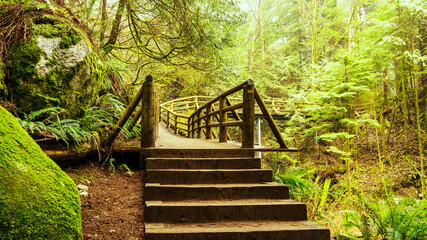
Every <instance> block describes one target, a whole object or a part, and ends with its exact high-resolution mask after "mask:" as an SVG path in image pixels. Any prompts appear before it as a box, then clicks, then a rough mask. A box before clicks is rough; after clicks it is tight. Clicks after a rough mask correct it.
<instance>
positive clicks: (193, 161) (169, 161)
mask: <svg viewBox="0 0 427 240" xmlns="http://www.w3.org/2000/svg"><path fill="white" fill-rule="evenodd" d="M146 168H147V169H253V168H261V159H260V158H244V157H240V158H147V159H146Z"/></svg>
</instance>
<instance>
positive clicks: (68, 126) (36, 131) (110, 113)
mask: <svg viewBox="0 0 427 240" xmlns="http://www.w3.org/2000/svg"><path fill="white" fill-rule="evenodd" d="M124 108H125V105H124V104H123V103H122V102H121V101H119V100H118V98H117V97H115V96H114V95H112V94H106V95H103V96H102V97H99V98H98V99H97V101H96V103H95V105H94V106H92V107H90V108H88V109H86V110H85V111H84V115H83V116H82V117H80V118H77V119H66V118H64V113H65V111H66V110H65V109H62V108H59V107H52V108H46V109H41V110H38V111H34V112H31V113H29V114H24V115H23V118H22V119H20V118H17V120H18V121H19V123H20V124H21V126H22V127H23V128H24V129H26V130H27V131H28V132H29V133H30V134H31V135H32V136H33V137H34V138H35V139H38V140H46V139H55V140H57V141H64V142H66V143H67V146H69V145H70V143H71V144H72V145H77V146H79V145H82V144H83V143H90V144H91V145H92V146H94V147H99V146H100V144H101V142H102V140H103V139H105V138H106V136H107V134H108V133H109V130H110V129H111V128H112V126H114V124H115V123H116V121H117V119H118V118H119V117H120V116H121V114H122V113H123V110H124ZM139 129H140V128H139V127H134V128H133V129H132V132H128V131H127V127H126V126H125V127H124V128H123V129H122V131H123V132H124V134H125V135H126V136H127V137H128V138H133V137H136V136H138V135H139Z"/></svg>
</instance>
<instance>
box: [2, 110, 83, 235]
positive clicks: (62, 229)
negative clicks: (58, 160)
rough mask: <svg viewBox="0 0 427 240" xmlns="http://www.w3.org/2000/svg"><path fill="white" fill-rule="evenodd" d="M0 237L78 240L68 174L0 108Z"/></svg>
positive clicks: (77, 211)
mask: <svg viewBox="0 0 427 240" xmlns="http://www.w3.org/2000/svg"><path fill="white" fill-rule="evenodd" d="M0 122H1V124H0V239H61V240H63V239H82V231H81V216H80V196H79V193H78V191H77V188H76V186H75V184H74V182H73V181H72V180H71V178H69V177H68V175H67V174H65V173H64V172H63V171H62V170H61V169H60V168H59V167H58V166H57V165H56V164H55V163H54V162H53V161H52V160H51V159H50V158H48V157H47V156H46V154H44V153H43V151H42V150H41V149H40V147H39V146H38V145H37V144H36V142H34V140H33V139H32V138H31V137H30V136H29V135H28V134H27V132H26V131H24V130H23V129H22V128H21V126H20V125H19V123H18V122H17V121H16V119H15V118H14V117H13V116H12V115H11V114H10V113H9V112H7V111H6V110H5V109H4V108H2V107H0Z"/></svg>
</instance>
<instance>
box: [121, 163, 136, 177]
mask: <svg viewBox="0 0 427 240" xmlns="http://www.w3.org/2000/svg"><path fill="white" fill-rule="evenodd" d="M118 169H119V171H122V172H126V174H127V175H129V177H132V175H133V173H134V172H132V170H130V168H129V167H128V165H126V164H120V165H119V167H118Z"/></svg>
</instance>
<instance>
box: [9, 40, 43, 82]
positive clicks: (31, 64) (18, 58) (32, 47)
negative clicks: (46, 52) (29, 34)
mask: <svg viewBox="0 0 427 240" xmlns="http://www.w3.org/2000/svg"><path fill="white" fill-rule="evenodd" d="M41 54H42V50H41V49H40V48H39V47H38V46H37V43H36V42H35V41H31V42H28V43H19V44H18V46H16V47H15V46H13V45H12V46H11V47H10V49H9V61H8V63H7V68H9V74H10V77H11V79H13V80H14V82H16V83H17V84H19V83H20V82H22V81H23V79H28V76H32V75H34V74H36V69H35V67H36V65H37V63H38V62H39V61H40V58H41Z"/></svg>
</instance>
